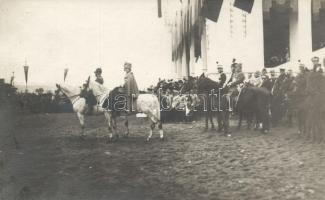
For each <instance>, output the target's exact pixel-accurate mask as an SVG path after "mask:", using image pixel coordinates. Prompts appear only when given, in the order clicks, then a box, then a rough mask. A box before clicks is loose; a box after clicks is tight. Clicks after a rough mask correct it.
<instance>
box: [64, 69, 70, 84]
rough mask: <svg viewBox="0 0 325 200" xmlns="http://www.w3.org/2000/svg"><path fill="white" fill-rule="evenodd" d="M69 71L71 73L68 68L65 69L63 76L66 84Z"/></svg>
mask: <svg viewBox="0 0 325 200" xmlns="http://www.w3.org/2000/svg"><path fill="white" fill-rule="evenodd" d="M68 71H69V69H68V68H65V69H64V76H63V81H64V82H65V79H66V78H67V75H68Z"/></svg>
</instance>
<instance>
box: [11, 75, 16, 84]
mask: <svg viewBox="0 0 325 200" xmlns="http://www.w3.org/2000/svg"><path fill="white" fill-rule="evenodd" d="M14 79H15V74H14V73H12V76H11V78H10V85H13V84H14Z"/></svg>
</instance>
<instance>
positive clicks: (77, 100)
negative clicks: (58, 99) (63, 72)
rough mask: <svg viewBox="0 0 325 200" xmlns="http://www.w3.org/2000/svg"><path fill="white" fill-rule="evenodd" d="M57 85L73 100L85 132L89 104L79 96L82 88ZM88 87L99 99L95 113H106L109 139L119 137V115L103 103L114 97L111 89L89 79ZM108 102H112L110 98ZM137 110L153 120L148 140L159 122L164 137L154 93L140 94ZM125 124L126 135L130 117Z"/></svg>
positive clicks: (75, 110) (161, 136)
mask: <svg viewBox="0 0 325 200" xmlns="http://www.w3.org/2000/svg"><path fill="white" fill-rule="evenodd" d="M57 87H58V89H59V90H60V91H62V92H63V93H64V94H65V95H66V96H67V97H68V98H69V99H70V101H71V102H72V105H73V110H74V112H76V113H77V116H78V119H79V122H80V125H81V129H82V134H83V133H84V128H85V125H84V124H85V123H84V121H85V113H86V111H87V109H88V106H87V104H86V99H85V98H82V97H80V96H79V94H80V89H76V88H72V87H70V86H67V85H65V84H61V85H59V84H57ZM88 88H89V89H91V90H92V91H93V94H94V96H95V97H96V100H97V102H98V103H97V105H96V106H94V109H93V110H94V112H95V113H104V115H105V118H106V121H107V125H108V130H109V132H110V134H109V139H110V140H113V139H114V138H118V137H119V135H118V132H117V126H116V124H117V123H116V118H117V116H118V115H116V111H115V110H110V109H107V108H103V104H104V102H105V100H106V99H108V98H112V97H110V96H109V94H110V91H109V90H108V89H107V88H105V87H104V86H102V85H100V84H98V83H96V82H92V81H89V84H88ZM108 102H111V101H110V100H108ZM136 103H137V112H138V113H145V114H146V115H147V116H148V118H149V119H150V120H151V122H152V124H151V129H150V132H149V136H148V137H147V141H149V140H150V139H151V137H152V133H153V130H154V128H155V125H156V124H158V126H159V129H160V130H159V133H160V138H161V139H163V137H164V136H163V130H162V124H161V121H160V104H159V101H158V98H157V97H156V96H155V95H153V94H140V95H139V97H138V98H137V101H136ZM124 125H125V126H126V129H127V131H126V133H125V135H126V136H128V135H129V127H128V117H127V116H126V117H125V123H124Z"/></svg>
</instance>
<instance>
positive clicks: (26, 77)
mask: <svg viewBox="0 0 325 200" xmlns="http://www.w3.org/2000/svg"><path fill="white" fill-rule="evenodd" d="M28 68H29V67H28V66H27V65H25V66H24V72H25V81H26V85H27V82H28Z"/></svg>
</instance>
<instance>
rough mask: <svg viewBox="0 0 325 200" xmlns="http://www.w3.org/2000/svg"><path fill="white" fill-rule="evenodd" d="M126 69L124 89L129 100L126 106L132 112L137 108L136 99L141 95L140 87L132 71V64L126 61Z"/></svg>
mask: <svg viewBox="0 0 325 200" xmlns="http://www.w3.org/2000/svg"><path fill="white" fill-rule="evenodd" d="M124 71H125V77H124V91H125V95H126V100H127V104H126V108H127V112H128V113H131V112H132V111H135V110H136V107H135V106H136V104H135V100H136V99H137V98H138V96H139V89H138V85H137V82H136V81H135V78H134V75H133V72H132V64H131V63H128V62H126V63H125V64H124Z"/></svg>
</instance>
